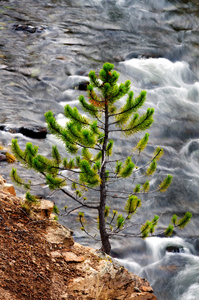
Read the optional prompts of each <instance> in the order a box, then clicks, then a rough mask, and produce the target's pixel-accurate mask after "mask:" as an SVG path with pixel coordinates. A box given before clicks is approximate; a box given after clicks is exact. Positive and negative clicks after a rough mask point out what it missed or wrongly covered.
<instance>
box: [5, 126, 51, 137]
mask: <svg viewBox="0 0 199 300" xmlns="http://www.w3.org/2000/svg"><path fill="white" fill-rule="evenodd" d="M0 130H1V131H7V132H10V133H21V134H23V135H25V136H27V137H30V138H32V139H44V138H46V135H47V128H46V127H42V126H34V125H33V126H32V127H31V126H28V127H26V126H22V127H19V128H16V127H12V126H7V125H0Z"/></svg>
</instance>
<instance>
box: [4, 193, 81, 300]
mask: <svg viewBox="0 0 199 300" xmlns="http://www.w3.org/2000/svg"><path fill="white" fill-rule="evenodd" d="M51 224H52V222H51ZM47 226H49V221H48V220H46V221H41V222H32V220H31V219H30V218H29V217H28V216H27V215H26V213H25V212H24V211H23V210H22V208H21V206H20V205H19V200H18V199H17V198H16V197H14V196H8V195H7V194H6V193H3V192H1V193H0V299H1V300H3V299H4V300H8V299H20V300H23V299H35V300H36V299H37V300H38V299H42V300H45V299H46V300H47V299H48V300H49V299H60V298H59V296H60V292H62V293H63V290H66V286H67V285H68V283H69V282H70V280H71V279H72V278H74V277H77V276H79V275H80V271H78V270H77V269H76V265H75V264H74V263H66V262H65V261H64V260H63V259H61V258H56V262H54V263H52V258H51V254H50V253H51V251H53V250H57V249H59V250H60V249H62V248H64V246H63V244H60V245H59V244H58V245H53V244H51V243H49V242H47V240H46V239H45V238H44V235H43V233H45V230H46V228H47ZM65 251H66V249H65ZM70 251H71V250H70ZM54 261H55V260H54ZM52 285H53V290H52ZM7 292H8V293H7ZM68 299H74V297H73V296H72V295H71V296H69V298H68Z"/></svg>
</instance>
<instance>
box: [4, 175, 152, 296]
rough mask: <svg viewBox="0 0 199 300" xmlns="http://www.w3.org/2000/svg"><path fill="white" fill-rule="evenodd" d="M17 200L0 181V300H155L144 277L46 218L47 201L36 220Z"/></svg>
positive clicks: (49, 204)
mask: <svg viewBox="0 0 199 300" xmlns="http://www.w3.org/2000/svg"><path fill="white" fill-rule="evenodd" d="M21 201H22V199H20V198H18V197H16V194H15V189H14V187H13V186H12V185H10V184H7V183H6V182H5V180H3V178H1V177H0V300H25V299H32V300H36V299H37V300H39V299H41V300H66V299H70V300H84V299H87V300H111V299H115V300H119V299H126V300H130V299H133V300H157V298H156V297H155V296H154V294H153V290H152V288H151V287H150V285H149V283H148V281H147V280H146V279H143V278H140V277H138V276H136V275H134V274H132V273H130V272H128V271H127V270H126V269H125V268H124V267H123V266H121V265H120V264H119V263H117V261H115V260H113V259H112V258H111V257H110V256H107V255H104V254H102V253H101V252H100V251H97V250H94V249H92V248H88V247H84V246H82V245H80V244H77V243H75V242H74V241H73V238H72V235H71V234H72V232H71V231H70V230H69V229H67V228H65V227H64V226H62V225H60V224H59V223H57V222H55V221H52V220H50V219H49V218H46V219H45V218H44V216H46V215H47V216H49V215H50V213H51V211H52V207H53V204H52V203H51V202H50V201H46V200H44V202H41V204H40V206H38V207H39V208H38V207H37V212H36V214H37V217H36V218H35V217H34V216H33V215H32V216H31V217H30V216H29V215H28V214H26V212H25V211H24V210H23V209H22V206H21Z"/></svg>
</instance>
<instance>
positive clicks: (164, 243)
mask: <svg viewBox="0 0 199 300" xmlns="http://www.w3.org/2000/svg"><path fill="white" fill-rule="evenodd" d="M170 246H174V247H179V248H182V249H183V252H184V253H190V252H191V251H190V250H191V247H192V246H191V245H190V244H188V243H186V242H185V241H184V240H183V239H182V238H180V237H172V238H159V237H150V238H147V239H146V247H147V251H148V252H149V253H151V255H152V261H153V262H157V261H159V260H161V259H162V257H163V256H164V255H165V249H166V248H167V247H170ZM166 255H172V253H170V252H166Z"/></svg>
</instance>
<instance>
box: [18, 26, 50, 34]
mask: <svg viewBox="0 0 199 300" xmlns="http://www.w3.org/2000/svg"><path fill="white" fill-rule="evenodd" d="M13 29H14V30H15V31H26V32H29V33H35V32H39V33H40V32H42V31H43V30H44V29H46V28H45V26H32V25H27V24H17V25H13Z"/></svg>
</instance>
